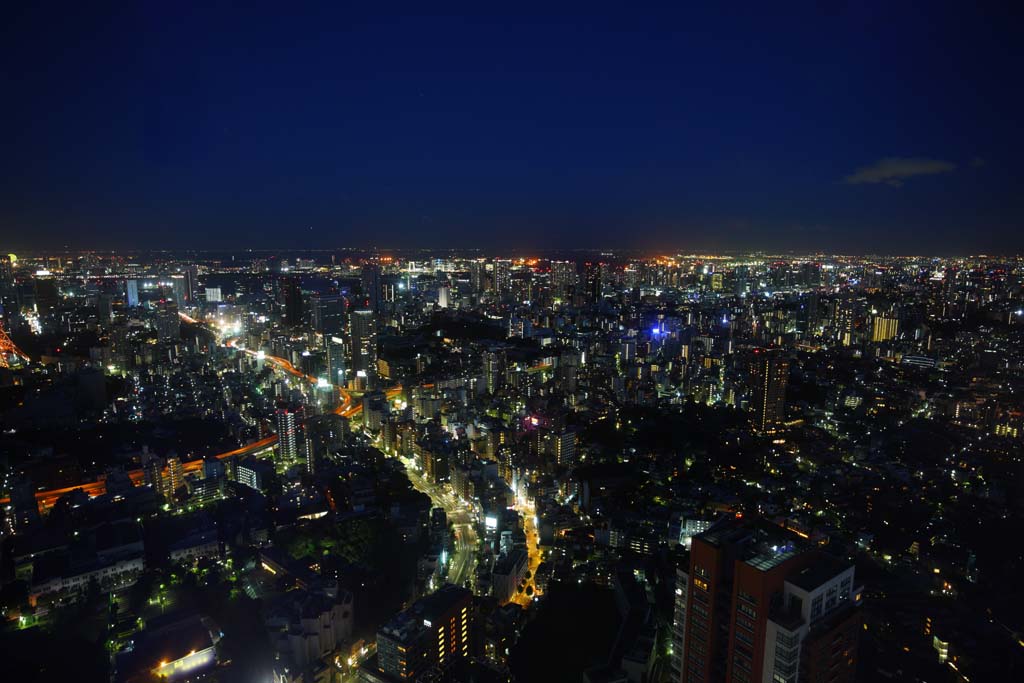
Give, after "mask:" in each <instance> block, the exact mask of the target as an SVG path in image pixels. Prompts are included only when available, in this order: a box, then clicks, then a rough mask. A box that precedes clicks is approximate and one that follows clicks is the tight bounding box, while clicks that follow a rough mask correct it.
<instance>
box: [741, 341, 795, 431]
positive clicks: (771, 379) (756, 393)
mask: <svg viewBox="0 0 1024 683" xmlns="http://www.w3.org/2000/svg"><path fill="white" fill-rule="evenodd" d="M750 381H751V388H752V389H753V392H752V393H753V397H752V398H753V400H752V404H751V409H752V411H753V415H752V418H753V422H754V429H756V430H757V431H759V432H762V433H767V434H770V433H772V432H774V431H775V430H776V429H778V428H779V427H780V426H781V425H782V423H783V422H784V421H785V419H786V383H787V382H788V381H789V360H788V359H786V358H783V357H782V356H780V355H778V354H777V353H771V352H765V351H760V350H759V351H756V352H755V353H754V362H753V363H752V364H751V367H750Z"/></svg>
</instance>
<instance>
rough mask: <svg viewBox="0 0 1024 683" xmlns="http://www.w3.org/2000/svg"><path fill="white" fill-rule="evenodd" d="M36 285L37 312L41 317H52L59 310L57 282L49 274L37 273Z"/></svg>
mask: <svg viewBox="0 0 1024 683" xmlns="http://www.w3.org/2000/svg"><path fill="white" fill-rule="evenodd" d="M33 283H34V285H35V297H36V312H37V313H39V315H50V314H52V313H54V312H56V310H57V304H58V302H59V301H60V294H59V293H58V292H57V281H56V280H55V279H54V278H53V276H52V275H50V274H49V272H45V274H43V273H36V276H35V279H34V281H33Z"/></svg>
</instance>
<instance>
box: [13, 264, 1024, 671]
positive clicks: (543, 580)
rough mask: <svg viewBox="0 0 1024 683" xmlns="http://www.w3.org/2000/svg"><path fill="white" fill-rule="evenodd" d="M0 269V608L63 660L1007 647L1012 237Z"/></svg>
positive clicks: (904, 661) (1015, 403) (142, 667)
mask: <svg viewBox="0 0 1024 683" xmlns="http://www.w3.org/2000/svg"><path fill="white" fill-rule="evenodd" d="M0 266H2V270H0V276H2V280H0V286H2V288H3V289H2V297H3V304H4V310H5V311H7V312H8V314H7V318H6V321H5V333H4V336H3V341H4V349H3V350H4V356H3V363H2V365H3V369H2V371H0V380H2V389H3V397H4V404H3V406H2V408H3V412H2V415H3V424H4V432H3V435H2V441H0V443H2V448H3V452H4V454H5V465H6V469H5V473H4V480H3V489H4V491H5V492H6V495H5V497H4V498H3V500H2V501H0V503H2V504H3V506H4V511H5V513H6V514H5V519H6V521H5V525H4V530H3V531H4V587H3V595H4V604H3V610H4V617H5V621H6V624H7V628H8V632H7V633H5V635H4V637H5V639H13V640H12V642H18V639H19V638H21V639H24V640H25V642H26V643H27V645H26V646H25V648H24V649H22V648H21V647H19V648H18V649H19V650H21V651H24V652H29V651H31V647H44V646H45V643H46V642H47V641H48V639H50V638H57V639H58V642H70V643H73V645H65V646H64V647H75V648H79V649H81V650H82V655H81V656H80V657H76V661H75V664H74V668H75V670H76V672H77V673H75V674H74V675H75V676H81V677H84V678H87V679H92V678H93V677H94V676H95V677H96V679H99V678H102V677H104V676H109V677H111V678H112V680H115V681H120V680H124V681H135V680H152V679H153V676H154V675H156V676H163V677H166V678H168V679H170V680H186V679H187V680H193V679H195V680H199V679H200V678H201V679H202V680H207V679H210V680H226V681H232V680H272V681H275V682H280V683H291V682H293V681H304V682H305V681H346V682H347V681H364V682H366V683H388V682H391V681H403V680H415V681H434V680H439V681H440V680H444V681H512V680H517V681H532V680H585V681H622V682H625V681H630V682H641V683H643V682H644V681H680V680H683V681H691V680H692V681H699V680H759V679H762V678H765V677H768V678H773V679H774V680H780V681H781V680H787V681H796V680H800V681H817V680H876V679H879V678H882V677H892V678H895V679H899V680H957V681H970V680H987V679H989V678H990V677H993V676H997V674H999V672H1001V671H1007V670H1010V671H1013V670H1019V667H1020V665H1021V660H1022V655H1024V643H1022V639H1021V631H1020V625H1019V622H1018V621H1015V620H1016V619H1017V618H1018V617H1017V614H1018V608H1019V607H1020V605H1019V603H1018V602H1016V600H1017V598H1018V597H1019V595H1017V594H1015V593H1013V592H1012V591H1011V592H1007V591H1006V590H1005V587H1006V586H1008V585H1012V584H1013V582H1014V580H1015V577H1016V576H1018V575H1019V572H1020V571H1021V569H1022V565H1021V556H1020V552H1019V549H1018V548H1017V547H1016V546H1015V544H1012V543H1009V544H1008V543H1007V542H1006V541H1007V539H1008V538H1012V537H1014V533H1015V529H1019V524H1020V521H1021V520H1020V515H1021V510H1020V508H1019V505H1017V504H1015V503H1014V501H1019V500H1021V498H1020V497H1019V496H1018V494H1019V486H1020V479H1019V475H1020V466H1021V438H1022V437H1024V406H1022V403H1021V401H1022V399H1021V395H1022V394H1021V386H1020V381H1021V378H1020V370H1021V367H1022V363H1024V344H1022V339H1024V311H1022V310H1021V307H1022V304H1024V289H1022V286H1024V280H1022V278H1024V261H1022V260H1021V259H1018V258H1014V259H1007V258H991V257H971V258H959V259H940V258H928V257H904V258H893V257H838V256H828V255H823V254H814V255H806V256H799V257H795V256H785V255H769V254H743V255H740V254H735V255H710V254H671V255H661V256H657V257H642V256H639V255H631V254H628V253H613V252H602V253H597V252H595V253H584V252H574V253H565V254H553V255H541V256H536V257H522V256H517V257H508V258H506V257H501V256H488V255H482V254H476V253H468V254H461V255H460V254H444V255H441V254H438V253H434V254H430V253H426V252H394V253H383V252H381V253H360V252H355V251H333V252H330V253H327V252H309V253H269V252H267V253H264V252H257V251H253V250H247V251H245V252H243V253H239V254H204V253H190V254H181V255H178V254H173V253H170V252H158V253H138V254H130V255H128V254H108V253H102V252H85V253H68V254H62V255H56V256H54V255H48V256H30V255H22V256H16V255H13V254H11V255H7V256H4V257H2V259H0ZM435 639H436V640H437V643H436V645H437V648H436V649H435V643H434V640H435ZM86 662H91V663H92V666H93V667H94V668H95V671H87V670H86V669H87V664H86ZM26 665H28V664H26ZM49 666H52V667H56V668H55V669H54V672H53V673H57V671H58V670H59V669H60V666H61V664H60V663H59V662H53V663H51V664H50V665H49ZM1007 667H1010V668H1007Z"/></svg>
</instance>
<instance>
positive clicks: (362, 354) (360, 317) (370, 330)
mask: <svg viewBox="0 0 1024 683" xmlns="http://www.w3.org/2000/svg"><path fill="white" fill-rule="evenodd" d="M376 323H377V320H376V317H375V316H374V314H373V311H369V310H360V311H353V312H352V315H351V316H350V318H349V325H350V334H351V336H352V370H353V372H359V371H363V372H366V373H369V372H371V371H373V370H374V369H375V368H376V364H377V328H376Z"/></svg>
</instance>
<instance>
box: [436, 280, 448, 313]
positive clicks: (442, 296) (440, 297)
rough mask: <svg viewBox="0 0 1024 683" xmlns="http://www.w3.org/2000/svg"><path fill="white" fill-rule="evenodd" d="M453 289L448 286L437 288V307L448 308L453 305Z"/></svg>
mask: <svg viewBox="0 0 1024 683" xmlns="http://www.w3.org/2000/svg"><path fill="white" fill-rule="evenodd" d="M451 292H452V290H451V287H449V286H448V285H446V284H445V285H441V286H440V287H438V288H437V307H438V308H448V307H449V306H450V305H451V301H450V300H451Z"/></svg>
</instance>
